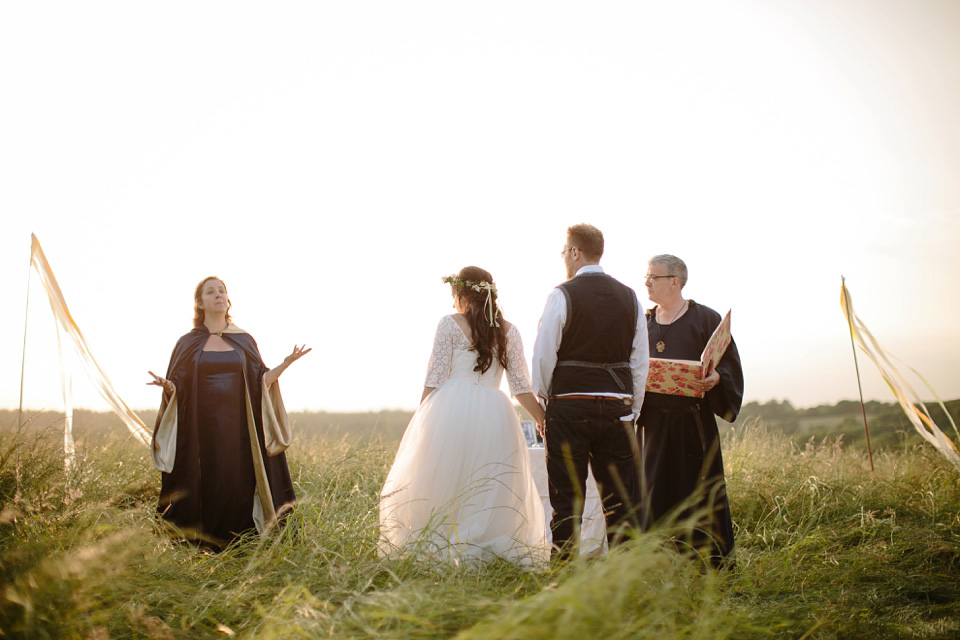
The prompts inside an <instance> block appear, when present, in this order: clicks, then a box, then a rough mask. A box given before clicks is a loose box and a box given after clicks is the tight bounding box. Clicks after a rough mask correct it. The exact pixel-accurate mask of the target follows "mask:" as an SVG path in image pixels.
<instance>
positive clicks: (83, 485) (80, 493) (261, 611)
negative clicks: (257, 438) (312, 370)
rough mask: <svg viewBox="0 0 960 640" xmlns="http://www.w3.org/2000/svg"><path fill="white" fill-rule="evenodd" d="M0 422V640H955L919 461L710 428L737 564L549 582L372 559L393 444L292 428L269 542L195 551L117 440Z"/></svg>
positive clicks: (954, 532)
mask: <svg viewBox="0 0 960 640" xmlns="http://www.w3.org/2000/svg"><path fill="white" fill-rule="evenodd" d="M85 433H86V435H82V434H81V435H80V437H79V439H78V455H77V461H76V464H75V465H74V466H73V468H72V469H71V470H70V471H69V472H67V471H65V470H64V467H63V455H62V453H63V452H62V435H61V433H60V431H59V425H58V424H37V420H34V421H32V422H31V424H29V425H28V426H27V428H25V429H24V430H23V431H22V432H20V433H19V434H18V433H17V430H16V425H15V424H14V425H12V426H11V425H9V424H6V425H0V637H5V638H64V637H66V638H90V639H98V640H99V639H105V638H129V637H139V638H197V637H218V638H223V637H258V638H261V637H263V638H291V637H306V638H311V637H317V638H321V637H322V638H326V637H335V638H364V637H379V638H448V637H457V636H461V637H464V638H490V639H494V638H496V639H502V638H561V639H562V638H578V639H581V638H604V639H611V640H612V639H616V638H660V639H662V638H679V637H682V638H779V637H788V638H801V637H802V638H857V637H870V638H874V639H878V638H956V637H958V636H960V585H958V572H960V486H958V478H957V476H956V473H955V472H954V471H953V470H952V468H950V467H949V465H948V464H947V463H945V462H944V461H942V460H941V459H940V457H939V455H938V454H937V453H936V452H934V451H933V450H932V449H930V448H928V447H925V446H923V445H916V444H912V443H907V442H906V441H905V442H904V443H903V444H902V445H901V446H900V447H899V448H898V447H891V448H887V449H884V450H882V451H879V452H875V462H876V465H877V471H876V474H871V473H870V471H869V465H868V463H867V461H866V454H865V453H864V452H862V451H861V450H859V449H853V448H850V447H846V446H843V445H842V443H841V442H840V441H839V440H829V439H828V440H820V441H816V440H813V441H810V442H808V443H807V444H806V445H805V446H798V445H795V444H792V443H791V442H790V440H788V439H787V437H786V436H784V435H782V434H780V433H779V431H778V430H776V429H773V428H771V429H770V430H768V429H766V428H764V427H763V426H762V425H760V424H759V423H753V424H746V425H738V426H736V427H735V428H734V429H733V430H732V431H731V432H729V433H728V434H727V435H726V438H725V441H724V457H725V463H726V469H727V479H728V491H729V494H730V502H731V505H732V508H733V515H734V522H735V525H736V527H737V546H738V550H737V554H736V561H737V565H736V567H735V568H734V569H733V570H731V571H727V572H720V573H717V572H714V571H712V570H705V569H702V568H701V566H699V565H698V564H697V563H695V562H693V561H690V560H687V559H683V558H679V557H678V556H677V555H676V553H674V552H672V551H671V550H670V545H669V544H666V543H664V542H663V541H662V540H661V539H660V538H659V537H658V536H655V535H647V536H641V537H639V538H637V539H636V540H633V541H631V542H630V543H629V544H627V545H624V546H623V547H621V548H619V549H617V550H616V551H615V552H614V553H613V554H610V555H609V556H607V557H604V558H599V559H592V560H580V561H577V562H575V563H573V564H571V565H568V566H567V567H564V568H562V569H543V570H539V571H523V570H520V569H517V568H515V567H514V566H512V565H510V564H508V563H492V564H488V565H484V566H482V567H479V568H476V567H474V568H471V567H447V566H445V567H433V566H428V565H424V564H418V563H416V562H413V561H411V560H404V559H381V558H378V557H377V556H376V552H375V549H376V540H377V524H378V517H377V497H378V493H379V490H380V486H381V484H382V482H383V479H384V477H385V474H386V471H387V469H388V467H389V465H390V463H391V462H392V458H393V454H394V451H395V447H396V442H395V440H394V439H392V438H391V439H387V440H381V439H378V438H367V439H357V438H352V437H351V438H347V437H345V436H344V437H337V436H335V435H331V433H330V432H329V430H328V431H327V432H325V433H320V432H318V431H312V430H305V431H304V432H302V433H301V434H299V435H298V436H297V438H296V439H295V441H294V445H293V446H292V448H291V449H290V451H289V452H288V456H289V460H290V466H291V473H292V475H293V478H294V482H295V486H296V488H297V492H298V496H299V498H300V502H299V506H298V508H297V509H296V511H295V512H294V513H293V514H292V516H291V518H290V519H289V522H288V525H287V526H286V528H284V529H283V530H282V531H281V532H280V533H278V534H276V535H273V536H270V537H268V538H263V539H261V538H257V537H255V536H251V537H250V538H249V539H246V540H244V541H242V542H241V543H239V544H237V545H235V546H234V547H231V548H230V549H229V550H228V551H226V552H224V553H221V554H218V555H212V554H208V553H204V552H200V551H197V550H195V549H193V548H192V547H189V546H186V545H182V544H179V543H177V542H175V541H172V540H170V539H169V538H167V537H166V536H164V535H163V534H162V533H161V531H160V529H159V527H158V526H157V523H156V520H155V517H154V508H155V505H156V498H157V493H158V487H159V472H157V471H156V470H154V468H153V466H152V463H151V462H150V458H149V455H148V453H149V452H148V451H147V450H146V449H145V448H143V447H141V446H140V445H138V444H136V443H135V442H134V441H133V440H132V439H131V438H130V436H129V435H128V434H127V433H126V432H125V431H122V430H120V429H117V430H112V431H111V430H107V429H100V430H91V431H89V432H85Z"/></svg>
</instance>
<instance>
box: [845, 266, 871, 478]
mask: <svg viewBox="0 0 960 640" xmlns="http://www.w3.org/2000/svg"><path fill="white" fill-rule="evenodd" d="M840 284H841V286H842V287H843V290H844V291H846V290H847V280H846V278H844V277H843V276H840ZM849 320H850V322H849V326H850V348H851V349H852V350H853V367H854V369H856V371H857V390H858V391H859V392H860V414H861V415H862V416H863V434H864V435H865V436H866V437H867V454H868V455H869V456H870V471H874V469H873V449H872V448H871V447H870V431H869V430H868V429H867V410H866V408H865V407H864V405H863V386H862V385H861V384H860V365H859V364H858V363H857V347H856V345H855V344H854V342H853V318H850V319H849Z"/></svg>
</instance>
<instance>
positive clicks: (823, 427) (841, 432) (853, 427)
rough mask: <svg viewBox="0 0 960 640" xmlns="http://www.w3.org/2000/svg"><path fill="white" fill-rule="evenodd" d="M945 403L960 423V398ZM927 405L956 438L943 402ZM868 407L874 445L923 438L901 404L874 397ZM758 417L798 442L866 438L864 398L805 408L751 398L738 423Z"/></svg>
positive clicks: (868, 424) (952, 437) (768, 425)
mask: <svg viewBox="0 0 960 640" xmlns="http://www.w3.org/2000/svg"><path fill="white" fill-rule="evenodd" d="M944 405H945V406H946V408H947V411H948V412H949V414H950V416H951V417H952V418H953V420H954V422H955V423H958V424H960V399H957V400H950V401H947V402H944ZM926 406H927V409H928V410H929V411H930V416H931V417H932V418H933V421H934V422H935V423H936V424H937V426H939V427H940V429H941V430H943V432H944V433H945V434H947V437H949V438H951V439H953V440H954V442H956V441H957V437H956V433H954V431H953V427H951V426H950V421H949V420H948V419H947V416H946V415H945V414H944V412H943V409H941V408H940V405H939V404H937V403H935V402H928V403H927V405H926ZM864 409H865V410H866V414H867V427H868V429H869V431H870V444H871V445H872V446H873V447H889V446H902V445H903V444H905V443H913V442H915V441H916V442H919V441H920V440H921V438H920V435H919V434H917V432H916V431H915V430H914V428H913V425H912V424H911V423H910V421H909V420H908V419H907V416H906V415H905V414H904V412H903V409H901V408H900V405H899V404H897V403H894V402H877V401H876V400H871V401H869V402H866V403H864ZM757 420H760V421H762V422H763V424H764V425H765V426H766V427H767V428H773V429H780V430H781V431H783V432H784V433H785V434H787V435H790V436H792V437H793V438H794V439H795V440H796V441H798V442H801V441H806V440H809V439H810V438H817V439H821V438H826V437H836V436H842V437H843V440H844V441H845V442H859V443H862V442H863V441H865V440H866V436H865V435H864V433H863V417H862V414H861V411H860V402H859V401H856V400H841V401H840V402H838V403H836V404H833V405H828V404H822V405H818V406H816V407H809V408H805V409H797V408H795V407H794V406H793V405H792V404H791V403H790V401H789V400H780V401H778V400H770V401H768V402H764V403H759V402H748V403H746V404H744V405H743V408H742V409H741V411H740V415H739V416H738V417H737V420H736V422H734V426H736V427H745V426H749V425H750V424H751V423H754V422H756V421H757Z"/></svg>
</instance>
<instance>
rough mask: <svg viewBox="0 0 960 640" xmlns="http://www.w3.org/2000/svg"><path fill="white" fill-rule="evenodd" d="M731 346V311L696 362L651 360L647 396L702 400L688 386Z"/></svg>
mask: <svg viewBox="0 0 960 640" xmlns="http://www.w3.org/2000/svg"><path fill="white" fill-rule="evenodd" d="M728 346H730V312H729V311H727V315H725V316H724V317H723V320H721V321H720V324H718V325H717V328H716V329H715V330H714V332H713V335H712V336H710V339H709V340H708V341H707V346H706V347H704V348H703V353H702V354H700V361H699V362H697V361H696V360H668V359H666V358H650V371H649V372H648V373H647V387H646V388H647V393H651V392H652V393H665V394H667V395H671V396H690V397H691V398H702V397H703V394H702V393H700V392H698V391H696V390H694V389H693V388H692V387H691V386H690V383H691V382H693V381H694V380H699V379H701V378H703V377H704V376H708V375H710V372H712V371H713V369H714V367H716V366H717V363H718V362H720V358H722V357H723V354H724V353H725V352H726V350H727V347H728Z"/></svg>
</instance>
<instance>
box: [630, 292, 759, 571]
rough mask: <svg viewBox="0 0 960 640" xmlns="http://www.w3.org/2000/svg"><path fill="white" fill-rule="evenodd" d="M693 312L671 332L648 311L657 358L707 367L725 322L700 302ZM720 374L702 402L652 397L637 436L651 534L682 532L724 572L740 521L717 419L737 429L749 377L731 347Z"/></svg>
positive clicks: (685, 540) (692, 305) (646, 520)
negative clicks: (705, 358) (705, 355)
mask: <svg viewBox="0 0 960 640" xmlns="http://www.w3.org/2000/svg"><path fill="white" fill-rule="evenodd" d="M689 305H690V306H689V308H688V309H687V312H686V313H684V314H683V315H682V316H680V317H679V318H678V319H677V320H676V321H675V322H673V323H672V324H669V325H660V324H659V323H657V321H656V311H657V309H656V307H654V308H652V309H650V310H648V311H647V335H648V338H649V340H650V357H652V358H669V359H673V360H695V361H699V360H700V354H701V353H702V352H703V348H704V347H705V346H706V345H707V341H708V340H709V339H710V336H711V335H712V334H713V331H714V329H716V328H717V325H719V324H720V320H721V317H720V314H718V313H717V312H716V311H714V310H713V309H711V308H709V307H705V306H703V305H700V304H697V303H696V302H694V301H693V300H690V301H689ZM661 340H662V341H663V342H664V343H665V345H666V348H665V350H664V351H663V352H662V353H661V352H658V351H657V350H656V344H657V342H659V341H661ZM716 370H717V373H718V374H719V375H720V382H718V383H717V386H715V387H714V388H713V389H711V390H710V391H708V392H707V393H706V395H705V397H703V398H689V397H683V396H671V395H665V394H661V393H650V392H648V393H647V394H646V395H645V396H644V400H643V407H642V408H641V411H640V418H639V420H638V422H637V426H638V429H637V436H638V438H639V440H640V451H641V458H642V461H643V462H642V464H643V473H642V476H641V486H642V488H641V492H642V498H643V500H642V505H643V518H642V519H643V522H642V526H643V528H644V530H648V529H650V528H652V527H653V526H657V525H660V526H671V527H672V526H675V525H683V526H684V527H685V528H684V529H683V532H682V533H681V535H679V536H678V539H679V540H678V541H679V542H680V543H681V544H682V545H689V546H690V547H692V548H693V549H695V550H697V551H701V552H705V553H707V554H709V556H710V558H711V561H712V562H713V563H714V564H715V565H718V564H720V563H721V562H722V561H723V559H724V558H726V557H727V556H728V555H730V553H731V552H732V551H733V520H732V519H731V517H730V504H729V502H728V501H727V490H726V483H725V481H724V477H723V456H722V454H721V452H720V434H719V432H718V431H717V421H716V418H715V417H714V415H718V416H720V417H722V418H723V419H724V420H726V421H728V422H732V421H733V420H735V419H736V417H737V413H739V411H740V404H741V401H742V400H743V370H742V369H741V367H740V355H739V354H738V352H737V345H736V344H735V343H734V342H733V340H732V339H731V341H730V346H729V347H728V348H727V350H726V352H725V353H724V354H723V357H722V358H721V360H720V362H719V364H718V365H717V369H716ZM691 525H692V526H691Z"/></svg>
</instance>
